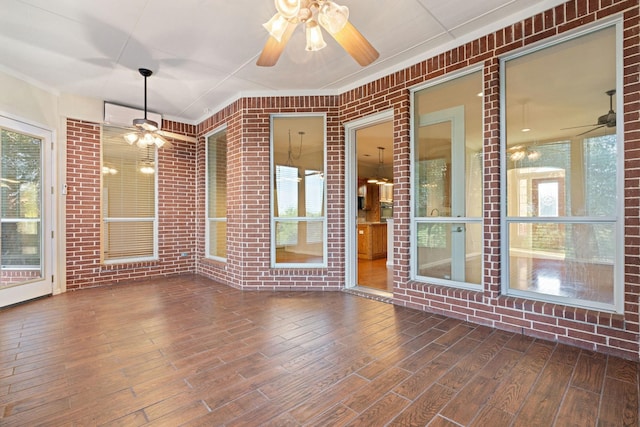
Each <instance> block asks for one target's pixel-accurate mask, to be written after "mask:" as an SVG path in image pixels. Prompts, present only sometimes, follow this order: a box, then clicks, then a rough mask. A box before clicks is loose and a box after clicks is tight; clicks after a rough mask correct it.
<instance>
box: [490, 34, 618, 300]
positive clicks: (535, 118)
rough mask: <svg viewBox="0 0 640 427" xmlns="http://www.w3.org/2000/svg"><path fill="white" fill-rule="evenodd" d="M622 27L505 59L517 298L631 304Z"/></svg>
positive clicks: (507, 216) (510, 270) (508, 289)
mask: <svg viewBox="0 0 640 427" xmlns="http://www.w3.org/2000/svg"><path fill="white" fill-rule="evenodd" d="M617 31H618V30H617V27H616V26H608V27H605V28H599V29H597V30H592V31H590V32H589V33H583V34H579V35H576V36H574V37H572V38H570V39H565V40H562V41H559V42H556V43H554V44H550V45H546V46H543V47H541V48H539V49H537V50H534V51H529V52H524V53H520V54H518V55H515V56H514V57H512V58H506V59H505V60H504V61H503V67H502V70H503V84H504V90H503V96H504V99H503V111H504V125H503V129H504V138H503V139H504V142H505V149H504V150H503V168H502V170H503V177H504V181H505V182H506V186H504V187H505V188H506V192H505V199H506V204H505V206H504V207H503V210H504V213H503V216H504V221H503V225H504V229H503V257H504V262H503V264H502V265H503V274H504V277H503V288H504V289H503V290H504V292H505V293H506V294H508V295H515V296H522V297H527V298H533V299H541V300H548V301H553V302H560V303H563V304H569V305H576V306H583V307H592V308H597V309H608V310H621V308H622V306H621V304H622V298H621V297H622V283H621V280H622V274H621V272H620V268H621V266H622V250H621V245H622V242H621V241H620V237H619V236H621V235H622V234H621V233H622V230H621V225H622V224H621V219H620V218H621V217H622V216H623V215H622V212H623V211H622V205H621V203H622V197H621V189H622V181H621V180H622V176H621V173H620V172H619V171H622V170H623V169H622V164H621V153H620V150H619V144H618V141H619V139H618V135H619V128H618V127H617V125H618V120H617V119H616V115H615V113H614V111H615V110H617V108H616V104H617V100H618V97H617V96H616V93H617V90H616V89H617V87H618V84H617V82H618V81H619V78H618V74H619V72H618V71H617V55H616V52H617V42H616V37H617ZM594 52H598V54H597V55H594Z"/></svg>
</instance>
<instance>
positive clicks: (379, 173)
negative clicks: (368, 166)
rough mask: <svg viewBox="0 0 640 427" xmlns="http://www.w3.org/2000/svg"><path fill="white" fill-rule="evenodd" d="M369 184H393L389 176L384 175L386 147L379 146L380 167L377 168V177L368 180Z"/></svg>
mask: <svg viewBox="0 0 640 427" xmlns="http://www.w3.org/2000/svg"><path fill="white" fill-rule="evenodd" d="M367 182H368V183H369V184H378V185H393V182H391V181H390V180H389V179H388V178H385V177H384V147H378V167H377V168H376V176H375V178H369V179H368V180H367Z"/></svg>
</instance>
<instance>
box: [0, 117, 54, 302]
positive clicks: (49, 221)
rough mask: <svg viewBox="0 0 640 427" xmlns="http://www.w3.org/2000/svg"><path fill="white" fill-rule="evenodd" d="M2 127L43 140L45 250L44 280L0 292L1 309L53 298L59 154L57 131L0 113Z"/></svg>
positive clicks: (43, 241)
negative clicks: (42, 298)
mask: <svg viewBox="0 0 640 427" xmlns="http://www.w3.org/2000/svg"><path fill="white" fill-rule="evenodd" d="M0 127H2V128H5V129H9V130H11V131H15V132H18V133H24V134H28V135H33V136H35V137H37V138H41V139H42V157H41V162H42V163H41V170H42V177H41V179H42V190H41V191H42V207H41V213H40V217H41V219H42V222H41V227H42V231H41V238H42V241H41V242H40V244H41V248H42V252H41V254H42V279H40V280H37V281H31V282H25V283H24V284H20V285H16V286H12V287H9V288H6V289H2V290H0V307H5V306H8V305H12V304H17V303H20V302H24V301H28V300H30V299H34V298H38V297H41V296H45V295H52V294H53V291H54V285H55V279H56V277H57V274H56V269H57V260H56V259H55V253H56V252H55V248H56V241H57V240H56V239H57V236H56V235H55V233H54V230H55V224H56V221H57V218H56V194H55V188H56V153H55V144H54V141H55V131H54V130H53V129H50V128H47V127H45V126H42V125H39V124H36V123H32V122H29V121H26V120H24V119H21V118H17V117H14V116H12V115H9V114H6V113H3V112H0Z"/></svg>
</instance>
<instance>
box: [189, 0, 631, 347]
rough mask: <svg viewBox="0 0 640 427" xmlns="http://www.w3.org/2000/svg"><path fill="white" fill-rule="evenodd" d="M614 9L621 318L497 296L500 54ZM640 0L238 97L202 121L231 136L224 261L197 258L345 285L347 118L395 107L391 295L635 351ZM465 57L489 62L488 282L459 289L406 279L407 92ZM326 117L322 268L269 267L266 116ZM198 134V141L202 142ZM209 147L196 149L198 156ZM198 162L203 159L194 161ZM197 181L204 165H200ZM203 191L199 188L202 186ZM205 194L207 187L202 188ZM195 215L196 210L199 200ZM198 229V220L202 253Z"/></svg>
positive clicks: (259, 274)
mask: <svg viewBox="0 0 640 427" xmlns="http://www.w3.org/2000/svg"><path fill="white" fill-rule="evenodd" d="M616 14H623V16H624V37H625V41H624V67H625V68H624V88H623V96H624V116H625V122H626V125H625V134H624V139H625V141H624V147H625V164H626V171H627V172H626V174H625V175H626V178H625V203H626V212H625V221H626V236H625V255H626V257H625V271H626V274H625V309H624V314H622V315H613V314H610V313H604V312H597V311H593V310H585V309H578V308H573V307H566V306H562V305H558V304H551V303H541V302H532V301H529V300H525V299H519V298H512V297H504V296H501V287H500V272H501V270H500V238H501V236H500V102H499V101H500V80H499V57H500V56H501V55H504V54H506V53H509V52H511V51H513V50H514V49H518V48H522V47H524V46H527V45H530V44H532V43H535V42H538V41H540V40H544V39H546V38H548V37H552V36H556V35H559V34H562V33H564V32H567V31H569V30H572V29H575V28H577V27H580V26H583V25H585V24H589V23H592V22H594V21H596V20H599V19H602V18H606V17H610V16H612V15H616ZM638 14H639V7H638V0H627V1H613V0H609V1H605V0H601V1H593V0H572V1H569V2H567V3H565V4H563V5H560V6H557V7H555V8H553V9H551V10H548V11H546V12H544V13H541V14H538V15H536V16H534V17H531V18H528V19H525V20H523V21H521V22H518V23H515V24H513V25H511V26H509V27H506V28H504V29H502V30H500V31H497V32H495V33H492V34H488V35H486V36H484V37H481V38H479V39H477V40H474V41H472V42H469V43H467V44H465V45H463V46H460V47H457V48H455V49H452V50H450V51H448V52H444V53H442V54H440V55H438V56H436V57H433V58H430V59H428V60H426V61H423V62H421V63H418V64H415V65H413V66H411V67H409V68H406V69H404V70H402V71H399V72H396V73H393V74H391V75H389V76H386V77H384V78H380V79H378V80H376V81H373V82H370V83H369V84H366V85H364V86H361V87H358V88H356V89H353V90H350V91H348V92H346V93H343V94H341V95H339V96H338V97H282V98H278V97H275V98H251V99H242V100H240V101H238V102H236V103H234V104H233V105H232V106H229V107H228V108H227V109H225V110H223V111H221V112H219V113H218V114H216V115H215V116H213V117H212V118H211V119H209V120H207V121H205V122H204V123H202V124H200V125H199V126H198V134H199V135H203V134H204V133H206V132H209V131H210V130H212V129H213V128H214V127H216V126H218V125H219V124H221V123H225V122H226V123H227V124H228V126H229V127H228V130H229V132H230V134H229V157H228V162H229V181H228V185H229V188H230V192H229V215H228V221H229V223H228V227H229V258H228V262H227V263H226V265H225V264H220V263H211V262H208V261H204V260H201V259H199V264H198V271H199V272H200V273H202V274H204V275H207V276H210V277H214V278H217V279H219V280H222V281H224V282H225V283H228V284H229V285H231V286H235V287H241V288H243V289H289V288H295V289H337V288H340V287H342V286H344V261H343V260H344V256H345V254H344V225H343V222H344V221H343V212H344V146H343V144H344V135H343V133H344V132H343V128H342V126H343V125H344V123H345V122H348V121H352V120H355V119H358V118H362V117H365V116H367V115H370V114H373V113H376V112H379V111H384V110H388V109H393V111H394V149H393V164H394V173H393V175H394V182H395V186H394V201H395V202H394V206H395V210H394V220H395V221H394V227H395V237H394V239H395V241H394V246H395V255H394V257H395V258H394V263H395V265H394V302H395V303H396V304H398V305H404V306H407V307H412V308H416V309H419V310H425V311H429V312H436V313H441V314H445V315H448V316H452V317H456V318H461V319H464V320H467V321H470V322H474V323H480V324H484V325H490V326H494V327H497V328H501V329H505V330H510V331H516V332H521V333H524V334H526V335H530V336H534V337H540V338H543V339H548V340H552V341H560V342H563V343H568V344H571V345H576V346H579V347H582V348H587V349H591V350H596V351H601V352H606V353H611V354H616V355H619V356H622V357H626V358H630V359H639V358H640V348H639V344H638V339H639V332H640V330H639V328H640V323H639V299H640V285H639V282H640V280H639V278H640V266H639V265H640V262H639V255H640V239H639V238H638V236H639V235H640V221H639V220H638V206H640V191H639V189H640V169H639V168H638V166H637V165H638V164H639V160H640V150H639V149H638V147H640V132H639V130H640V124H639V123H640V121H639V115H640V113H639V112H640V83H639V81H640V78H639V77H640V72H639V68H640V67H639V64H640V52H639V48H638V44H639V42H640V40H639V35H638V34H639V29H640V26H639V19H638ZM472 65H476V66H482V67H483V69H484V93H485V117H484V120H485V122H484V138H485V142H484V162H485V176H484V178H485V181H484V237H485V241H484V268H483V271H484V290H483V291H482V292H474V291H466V290H459V289H453V288H447V287H442V286H435V285H429V284H424V283H417V282H411V281H410V280H409V262H410V260H409V247H410V234H409V220H410V131H411V126H410V89H411V88H412V87H415V86H416V85H420V84H423V83H425V82H427V81H428V80H430V79H433V78H435V77H439V76H442V75H445V74H447V73H450V72H452V71H455V70H459V69H461V68H465V67H469V66H472ZM310 111H318V112H323V113H326V114H327V126H328V129H327V130H328V141H327V159H328V170H327V174H326V178H327V184H328V188H329V191H328V197H329V199H328V201H327V206H328V212H329V221H328V227H329V236H330V237H329V266H328V268H327V269H309V270H306V269H305V270H302V269H290V270H280V269H278V270H274V269H271V268H270V266H269V239H270V236H269V203H270V200H269V187H268V185H269V183H268V180H266V179H265V177H268V176H269V175H268V174H269V114H272V113H285V112H290V113H295V112H310ZM201 142H202V141H201ZM203 154H204V149H203V148H201V147H199V149H198V159H203V158H204V157H203ZM200 163H202V161H200ZM198 183H199V184H200V185H199V187H200V188H203V187H204V185H203V184H204V169H203V168H202V167H199V169H198ZM201 191H203V190H201ZM198 198H199V199H202V198H203V193H202V194H201V193H199V194H198ZM198 211H199V212H200V215H203V212H204V211H203V205H199V208H198ZM203 230H204V225H203V223H201V222H199V223H198V240H199V243H198V248H200V249H199V252H198V255H199V257H201V255H202V250H203V244H202V242H203V239H204V234H203Z"/></svg>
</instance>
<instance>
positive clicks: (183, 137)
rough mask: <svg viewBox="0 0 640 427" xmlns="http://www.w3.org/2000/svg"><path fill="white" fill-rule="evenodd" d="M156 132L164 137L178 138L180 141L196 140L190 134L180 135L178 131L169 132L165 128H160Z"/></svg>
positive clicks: (194, 141)
mask: <svg viewBox="0 0 640 427" xmlns="http://www.w3.org/2000/svg"><path fill="white" fill-rule="evenodd" d="M158 133H159V134H160V135H162V136H164V137H167V138H172V139H179V140H180V141H186V142H193V143H196V142H198V140H197V139H196V138H194V137H192V136H187V135H181V134H179V133H173V132H169V131H166V130H160V131H158Z"/></svg>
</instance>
